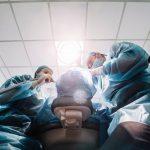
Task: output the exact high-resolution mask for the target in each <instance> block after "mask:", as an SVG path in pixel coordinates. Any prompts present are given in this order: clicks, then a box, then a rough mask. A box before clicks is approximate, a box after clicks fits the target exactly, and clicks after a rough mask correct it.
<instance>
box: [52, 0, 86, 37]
mask: <svg viewBox="0 0 150 150" xmlns="http://www.w3.org/2000/svg"><path fill="white" fill-rule="evenodd" d="M50 6H51V14H52V22H53V29H54V37H55V39H57V40H58V39H63V40H66V39H69V40H70V39H83V38H84V29H85V28H84V27H85V16H86V3H84V2H69V3H68V2H59V3H56V2H52V3H50Z"/></svg>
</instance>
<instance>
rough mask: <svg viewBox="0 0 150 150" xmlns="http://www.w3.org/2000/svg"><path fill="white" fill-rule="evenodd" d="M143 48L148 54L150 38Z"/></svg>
mask: <svg viewBox="0 0 150 150" xmlns="http://www.w3.org/2000/svg"><path fill="white" fill-rule="evenodd" d="M144 48H145V50H146V51H147V52H148V54H149V55H150V40H148V41H147V42H146V43H145V46H144Z"/></svg>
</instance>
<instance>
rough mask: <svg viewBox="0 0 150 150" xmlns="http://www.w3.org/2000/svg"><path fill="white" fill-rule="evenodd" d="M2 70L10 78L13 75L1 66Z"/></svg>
mask: <svg viewBox="0 0 150 150" xmlns="http://www.w3.org/2000/svg"><path fill="white" fill-rule="evenodd" d="M1 71H2V72H3V74H4V75H5V77H6V79H9V78H10V77H11V76H10V74H9V72H8V69H7V68H1Z"/></svg>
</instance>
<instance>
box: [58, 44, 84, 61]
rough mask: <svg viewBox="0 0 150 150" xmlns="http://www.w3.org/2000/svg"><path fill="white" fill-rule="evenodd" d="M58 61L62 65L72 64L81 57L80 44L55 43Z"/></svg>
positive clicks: (81, 45)
mask: <svg viewBox="0 0 150 150" xmlns="http://www.w3.org/2000/svg"><path fill="white" fill-rule="evenodd" d="M56 47H57V51H58V59H59V62H60V63H62V64H74V63H76V61H77V60H78V59H79V58H80V56H81V51H82V48H83V44H82V42H74V41H73V42H71V41H65V42H56Z"/></svg>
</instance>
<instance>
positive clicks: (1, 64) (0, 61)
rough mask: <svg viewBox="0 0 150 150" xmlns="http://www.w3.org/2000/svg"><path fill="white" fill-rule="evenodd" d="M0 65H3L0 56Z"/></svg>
mask: <svg viewBox="0 0 150 150" xmlns="http://www.w3.org/2000/svg"><path fill="white" fill-rule="evenodd" d="M0 66H4V63H3V61H2V59H1V58H0Z"/></svg>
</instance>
